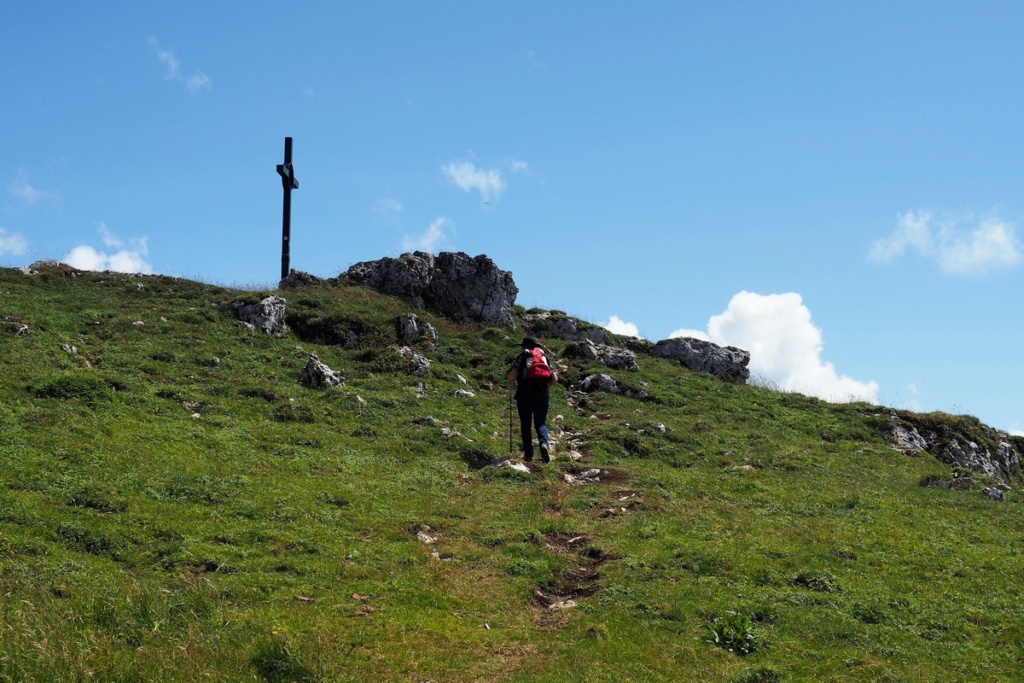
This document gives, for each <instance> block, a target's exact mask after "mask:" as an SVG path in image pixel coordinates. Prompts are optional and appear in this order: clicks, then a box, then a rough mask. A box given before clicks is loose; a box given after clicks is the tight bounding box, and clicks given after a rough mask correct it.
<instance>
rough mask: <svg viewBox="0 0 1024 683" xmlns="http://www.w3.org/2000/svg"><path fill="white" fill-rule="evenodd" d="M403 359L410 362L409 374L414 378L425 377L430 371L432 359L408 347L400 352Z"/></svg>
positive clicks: (404, 347)
mask: <svg viewBox="0 0 1024 683" xmlns="http://www.w3.org/2000/svg"><path fill="white" fill-rule="evenodd" d="M398 353H400V354H401V355H402V357H403V358H405V359H406V360H408V361H409V373H410V374H412V375H413V376H414V377H423V375H425V374H427V371H428V370H430V359H429V358H427V357H426V356H421V355H420V354H418V353H416V352H415V351H413V350H412V349H411V348H409V347H408V346H403V347H402V348H401V349H399V350H398Z"/></svg>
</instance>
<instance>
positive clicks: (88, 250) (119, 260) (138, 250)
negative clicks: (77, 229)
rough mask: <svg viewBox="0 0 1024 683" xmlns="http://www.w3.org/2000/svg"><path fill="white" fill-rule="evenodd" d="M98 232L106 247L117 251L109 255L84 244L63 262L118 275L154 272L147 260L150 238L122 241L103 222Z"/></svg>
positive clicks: (98, 226) (81, 268)
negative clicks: (109, 271) (108, 271)
mask: <svg viewBox="0 0 1024 683" xmlns="http://www.w3.org/2000/svg"><path fill="white" fill-rule="evenodd" d="M97 231H98V232H99V233H100V237H101V238H102V240H103V244H104V246H105V247H107V248H109V249H116V251H114V252H113V253H107V252H105V251H100V250H98V249H95V248H94V247H92V246H89V245H87V244H83V245H79V246H77V247H75V248H74V249H72V250H71V251H70V252H68V254H67V255H66V256H65V257H64V258H63V261H64V262H65V263H67V264H68V265H69V266H72V267H74V268H78V269H79V270H112V271H115V272H118V273H152V272H153V266H152V264H151V263H149V262H148V261H147V260H146V257H147V256H148V255H149V247H148V241H149V239H148V238H146V237H140V238H134V239H131V240H127V241H125V240H122V239H121V238H119V237H117V236H116V235H114V234H113V233H111V232H110V231H109V230H108V229H107V226H106V225H105V224H104V223H102V222H100V223H99V224H98V225H97Z"/></svg>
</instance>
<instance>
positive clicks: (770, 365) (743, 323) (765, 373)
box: [670, 291, 879, 403]
mask: <svg viewBox="0 0 1024 683" xmlns="http://www.w3.org/2000/svg"><path fill="white" fill-rule="evenodd" d="M670 336H672V337H697V338H700V339H705V340H707V341H712V342H714V343H716V344H719V345H720V346H738V347H739V348H741V349H746V350H747V351H749V352H750V366H749V368H750V371H751V374H752V375H754V376H755V377H761V378H764V379H765V380H767V381H769V382H770V383H772V384H773V385H775V386H778V388H779V389H781V390H783V391H797V392H800V393H802V394H807V395H810V396H817V397H819V398H822V399H825V400H827V401H835V402H843V401H867V402H870V403H877V402H878V389H879V387H878V384H877V383H876V382H861V381H859V380H856V379H853V378H851V377H847V376H845V375H841V374H839V373H838V372H837V371H836V368H835V366H834V365H833V364H832V363H830V362H827V361H825V360H824V359H823V358H822V352H823V351H824V344H823V342H822V335H821V330H820V329H818V328H817V327H816V326H815V325H814V323H813V322H812V321H811V311H810V309H808V308H807V306H805V305H804V303H803V299H802V298H801V296H800V295H799V294H796V293H792V292H791V293H787V294H769V295H762V294H755V293H753V292H746V291H744V292H740V293H739V294H737V295H736V296H734V297H733V298H732V300H731V301H730V302H729V306H728V307H727V308H726V310H725V312H724V313H721V314H720V315H715V316H712V317H711V319H710V320H709V321H708V329H707V332H706V333H705V332H700V331H698V330H685V329H681V330H676V331H675V332H673V333H672V334H671V335H670Z"/></svg>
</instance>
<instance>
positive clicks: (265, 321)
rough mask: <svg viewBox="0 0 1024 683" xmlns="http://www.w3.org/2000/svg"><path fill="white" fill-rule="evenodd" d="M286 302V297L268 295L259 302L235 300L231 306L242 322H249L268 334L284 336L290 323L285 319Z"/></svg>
mask: <svg viewBox="0 0 1024 683" xmlns="http://www.w3.org/2000/svg"><path fill="white" fill-rule="evenodd" d="M285 302H286V299H284V298H282V297H279V296H268V297H267V298H265V299H263V300H262V301H260V302H259V303H258V304H246V303H245V302H244V301H235V302H233V303H232V304H231V307H232V308H234V309H235V312H236V313H237V315H238V319H239V320H241V321H242V322H244V323H249V324H250V325H253V326H254V327H256V328H257V329H259V330H263V332H265V333H267V334H272V335H274V336H275V337H282V336H284V334H285V332H287V331H288V325H287V324H285V321H284V308H285Z"/></svg>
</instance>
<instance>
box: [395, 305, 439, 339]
mask: <svg viewBox="0 0 1024 683" xmlns="http://www.w3.org/2000/svg"><path fill="white" fill-rule="evenodd" d="M395 327H396V328H397V329H398V343H399V344H402V345H403V346H412V345H414V344H418V343H420V342H421V341H425V342H426V343H428V344H430V345H431V346H437V330H436V329H434V326H433V325H431V324H430V323H428V322H426V321H420V319H419V318H417V317H416V314H415V313H403V314H402V315H400V316H398V319H397V320H396V321H395Z"/></svg>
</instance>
